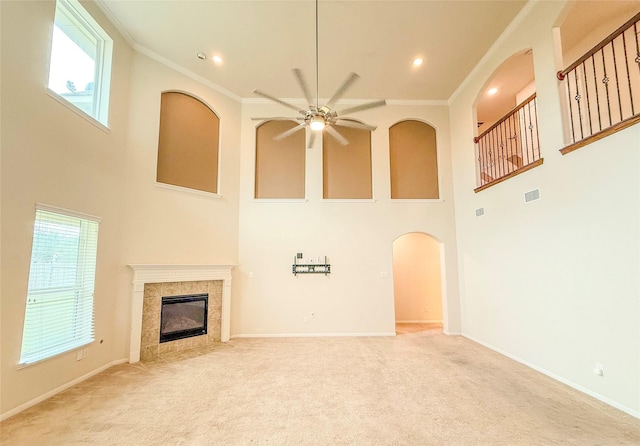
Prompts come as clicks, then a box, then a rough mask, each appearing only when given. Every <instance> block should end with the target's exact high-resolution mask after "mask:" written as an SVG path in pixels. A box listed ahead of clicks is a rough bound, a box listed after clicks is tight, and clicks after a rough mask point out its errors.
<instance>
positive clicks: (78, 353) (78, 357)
mask: <svg viewBox="0 0 640 446" xmlns="http://www.w3.org/2000/svg"><path fill="white" fill-rule="evenodd" d="M82 359H84V353H83V352H82V350H76V361H81V360H82Z"/></svg>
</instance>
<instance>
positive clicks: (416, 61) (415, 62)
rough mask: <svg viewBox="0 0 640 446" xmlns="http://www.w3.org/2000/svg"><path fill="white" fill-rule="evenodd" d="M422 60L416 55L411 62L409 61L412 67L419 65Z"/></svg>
mask: <svg viewBox="0 0 640 446" xmlns="http://www.w3.org/2000/svg"><path fill="white" fill-rule="evenodd" d="M422 62H424V60H422V58H420V57H416V58H415V59H413V62H411V63H412V64H413V66H414V67H419V66H420V65H422Z"/></svg>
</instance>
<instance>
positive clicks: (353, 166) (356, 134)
mask: <svg viewBox="0 0 640 446" xmlns="http://www.w3.org/2000/svg"><path fill="white" fill-rule="evenodd" d="M335 129H336V130H337V131H338V132H339V133H340V134H341V135H342V136H343V137H344V138H346V139H347V141H348V142H349V143H348V144H347V145H342V144H341V143H340V142H339V141H338V140H337V139H336V138H334V137H332V136H331V135H328V134H327V131H326V130H325V131H324V132H323V135H322V189H323V192H322V197H323V198H325V199H371V198H373V187H372V173H371V169H372V165H371V132H370V131H369V130H364V129H356V128H352V127H342V126H339V125H336V126H335Z"/></svg>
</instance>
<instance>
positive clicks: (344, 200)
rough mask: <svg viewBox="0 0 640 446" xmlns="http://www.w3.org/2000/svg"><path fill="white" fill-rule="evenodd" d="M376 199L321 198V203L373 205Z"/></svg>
mask: <svg viewBox="0 0 640 446" xmlns="http://www.w3.org/2000/svg"><path fill="white" fill-rule="evenodd" d="M376 201H378V200H377V199H376V198H323V199H322V202H323V203H375V202H376Z"/></svg>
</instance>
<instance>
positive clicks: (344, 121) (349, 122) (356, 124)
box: [335, 118, 377, 132]
mask: <svg viewBox="0 0 640 446" xmlns="http://www.w3.org/2000/svg"><path fill="white" fill-rule="evenodd" d="M335 124H336V125H339V126H342V127H352V128H354V129H362V130H369V131H370V132H373V131H374V130H375V129H376V128H377V127H375V126H372V125H369V124H365V123H363V122H360V121H356V120H355V119H349V118H338V119H337V120H336V122H335Z"/></svg>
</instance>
